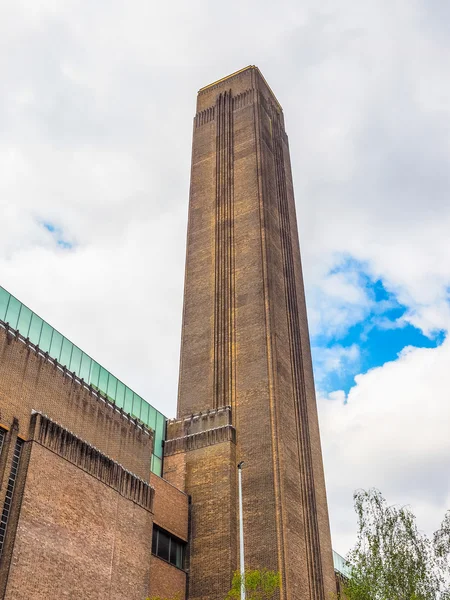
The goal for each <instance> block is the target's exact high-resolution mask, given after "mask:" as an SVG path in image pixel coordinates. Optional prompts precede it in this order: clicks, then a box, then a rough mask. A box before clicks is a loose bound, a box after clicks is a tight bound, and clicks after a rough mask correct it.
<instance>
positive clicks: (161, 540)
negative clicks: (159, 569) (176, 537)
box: [158, 531, 170, 560]
mask: <svg viewBox="0 0 450 600" xmlns="http://www.w3.org/2000/svg"><path fill="white" fill-rule="evenodd" d="M169 547H170V537H169V536H168V535H166V534H165V533H163V532H162V531H160V532H159V534H158V556H159V558H163V559H164V560H169Z"/></svg>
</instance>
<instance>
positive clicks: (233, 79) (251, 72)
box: [197, 65, 283, 111]
mask: <svg viewBox="0 0 450 600" xmlns="http://www.w3.org/2000/svg"><path fill="white" fill-rule="evenodd" d="M244 81H246V84H247V85H246V87H247V88H259V89H261V88H266V91H267V92H268V94H269V95H270V97H271V99H272V100H273V101H274V102H275V104H276V105H277V107H278V109H279V110H280V111H283V109H282V107H281V104H280V103H279V102H278V100H277V97H276V96H275V94H274V93H273V91H272V89H271V87H270V85H269V84H268V83H267V81H266V79H265V78H264V76H263V74H262V73H261V71H260V70H259V69H258V67H257V66H255V65H249V66H248V67H244V68H243V69H239V71H235V72H234V73H231V74H230V75H226V76H225V77H222V78H221V79H218V80H217V81H213V82H212V83H210V84H208V85H205V86H204V87H202V88H200V89H199V91H198V96H197V103H198V105H203V104H204V102H202V100H203V98H202V97H203V96H208V97H209V96H210V95H212V94H213V90H215V89H217V88H222V87H223V88H231V89H232V92H234V91H235V90H234V89H233V88H234V87H236V92H238V93H239V92H240V91H243V90H242V89H241V87H242V83H244ZM258 83H259V85H258ZM244 87H245V85H244ZM202 108H206V106H205V107H203V106H202Z"/></svg>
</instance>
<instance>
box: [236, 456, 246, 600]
mask: <svg viewBox="0 0 450 600" xmlns="http://www.w3.org/2000/svg"><path fill="white" fill-rule="evenodd" d="M243 464H244V461H243V460H241V462H240V463H238V466H237V468H238V477H239V562H240V568H241V600H245V565H244V520H243V514H242V465H243Z"/></svg>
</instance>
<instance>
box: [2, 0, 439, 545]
mask: <svg viewBox="0 0 450 600" xmlns="http://www.w3.org/2000/svg"><path fill="white" fill-rule="evenodd" d="M449 40H450V4H448V3H446V2H442V1H440V0H360V1H359V2H357V3H356V2H354V0H341V1H340V2H338V3H337V2H332V1H327V0H324V1H322V2H317V0H314V1H313V0H303V2H298V0H292V1H291V0H279V1H278V2H277V3H274V2H268V1H267V0H258V2H256V1H246V0H241V1H239V2H238V1H236V0H229V1H228V2H227V3H226V4H224V3H219V2H206V1H204V0H191V1H190V2H181V1H179V0H172V2H168V3H162V2H155V1H154V0H145V1H144V0H127V1H125V0H109V1H108V2H105V1H104V0H98V1H97V2H95V3H92V2H87V0H76V1H75V0H66V1H65V2H57V1H56V0H33V1H31V0H3V1H2V3H1V7H0V172H1V176H0V284H1V285H2V286H3V287H5V288H6V289H7V290H8V291H10V292H11V293H12V294H14V295H15V296H16V297H18V298H19V299H20V300H21V301H22V302H24V303H25V304H27V305H28V306H29V307H30V308H32V309H33V310H34V311H35V312H37V313H38V314H40V315H41V316H42V317H43V318H44V319H46V320H47V321H48V322H50V323H51V324H52V325H53V326H55V327H56V328H57V329H59V330H60V331H61V332H62V333H64V334H65V335H66V336H67V337H68V338H69V339H71V340H72V341H73V342H74V343H76V344H77V345H79V346H80V347H81V348H82V349H83V350H84V351H85V352H87V353H88V354H90V355H91V356H92V357H94V358H95V359H96V360H98V362H100V363H101V364H102V365H104V366H105V367H106V368H108V369H109V370H111V371H112V372H113V373H114V374H115V375H116V376H117V377H119V378H120V379H121V380H122V381H124V382H126V383H127V385H129V386H130V387H131V388H133V389H134V390H135V391H136V392H138V393H140V394H141V395H143V396H144V397H145V398H146V399H147V400H148V401H149V402H150V403H151V404H153V405H154V406H155V407H156V408H158V409H159V410H161V411H162V412H163V413H164V414H165V415H167V416H168V417H171V416H174V415H175V410H176V393H177V381H178V361H179V346H180V341H179V340H180V328H181V309H182V292H183V276H184V259H185V240H186V225H187V206H188V194H189V171H190V152H191V136H192V118H193V116H194V112H195V100H196V92H197V90H198V89H199V88H200V87H202V86H204V85H206V84H208V83H210V82H212V81H215V80H217V79H219V78H221V77H222V76H225V75H227V74H229V73H232V72H234V71H236V70H238V69H240V68H242V67H245V66H247V65H249V64H256V65H258V67H259V68H260V69H261V71H262V73H263V74H264V76H265V78H266V79H267V80H268V82H269V84H270V85H271V87H272V89H273V90H274V91H275V94H276V95H277V97H278V99H279V101H280V102H281V104H282V106H283V108H284V113H285V121H286V129H287V132H288V135H289V140H290V149H291V160H292V169H293V177H294V186H295V192H296V204H297V216H298V224H299V233H300V244H301V249H302V257H303V266H304V275H305V286H306V295H307V304H308V317H309V324H310V331H311V344H312V350H313V358H314V369H315V377H316V388H317V399H318V405H319V416H320V426H321V436H322V446H323V454H324V465H325V474H326V483H327V493H328V502H329V511H330V521H331V530H332V538H333V546H334V548H335V549H336V550H337V551H338V552H340V553H341V554H345V553H346V552H347V551H348V550H349V549H350V547H351V546H352V545H353V543H354V541H355V532H356V517H355V514H354V511H353V499H352V496H353V492H354V490H356V489H359V488H365V489H367V488H370V487H377V488H379V489H380V490H381V491H382V493H383V494H384V496H385V497H386V499H387V501H388V502H389V503H391V504H394V503H395V504H401V505H409V506H410V507H411V509H412V510H413V511H414V512H415V513H416V515H417V519H418V525H419V528H420V529H422V530H424V531H426V532H428V533H430V532H432V531H433V530H434V529H436V528H437V527H438V526H439V523H440V521H441V519H442V518H443V516H444V512H445V510H446V509H448V508H450V483H449V482H450V476H449V473H450V436H449V435H448V430H449V423H450V391H449V390H450V368H449V365H450V339H449V337H448V331H449V327H450V303H449V300H450V243H449V231H450V200H449V193H450V118H449V117H450V79H449V77H448V65H449V64H450V41H449Z"/></svg>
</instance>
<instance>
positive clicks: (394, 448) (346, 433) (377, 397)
mask: <svg viewBox="0 0 450 600" xmlns="http://www.w3.org/2000/svg"><path fill="white" fill-rule="evenodd" d="M449 361H450V340H449V339H447V340H445V342H444V343H443V344H442V345H441V346H439V347H438V348H406V349H405V350H404V351H403V352H402V353H401V355H400V357H399V359H398V360H396V361H393V362H389V363H386V364H385V365H383V366H382V367H379V368H376V369H373V370H371V371H369V372H368V373H366V374H364V375H358V376H357V377H356V385H355V386H354V387H353V388H352V389H351V390H350V392H349V394H348V396H347V397H346V396H345V394H344V392H334V393H332V394H330V395H329V397H322V398H320V400H319V410H320V418H321V436H322V445H323V451H324V461H325V469H326V473H327V483H328V494H329V503H330V515H331V523H332V529H333V541H334V545H335V547H336V549H337V550H338V551H339V550H340V551H341V552H346V551H347V550H348V548H349V546H350V545H351V544H352V543H353V540H354V536H355V533H356V516H355V514H354V512H353V509H352V492H353V490H355V489H357V488H366V489H367V488H370V487H377V488H379V489H380V490H381V491H382V492H383V494H384V495H385V497H386V498H387V500H388V502H389V503H391V504H397V503H398V504H409V505H411V508H412V510H413V512H415V514H416V515H417V518H418V525H419V527H420V528H421V529H424V530H426V531H427V532H428V533H431V531H433V530H434V529H437V528H438V526H439V524H440V520H441V519H442V518H443V516H444V513H445V511H446V510H447V509H448V507H449V506H450V478H449V476H448V473H449V472H450V437H449V435H448V430H449V423H450V403H449V402H448V398H447V396H448V390H449V389H450V373H449V369H448V364H449ZM345 400H347V403H346V404H344V401H345Z"/></svg>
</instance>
